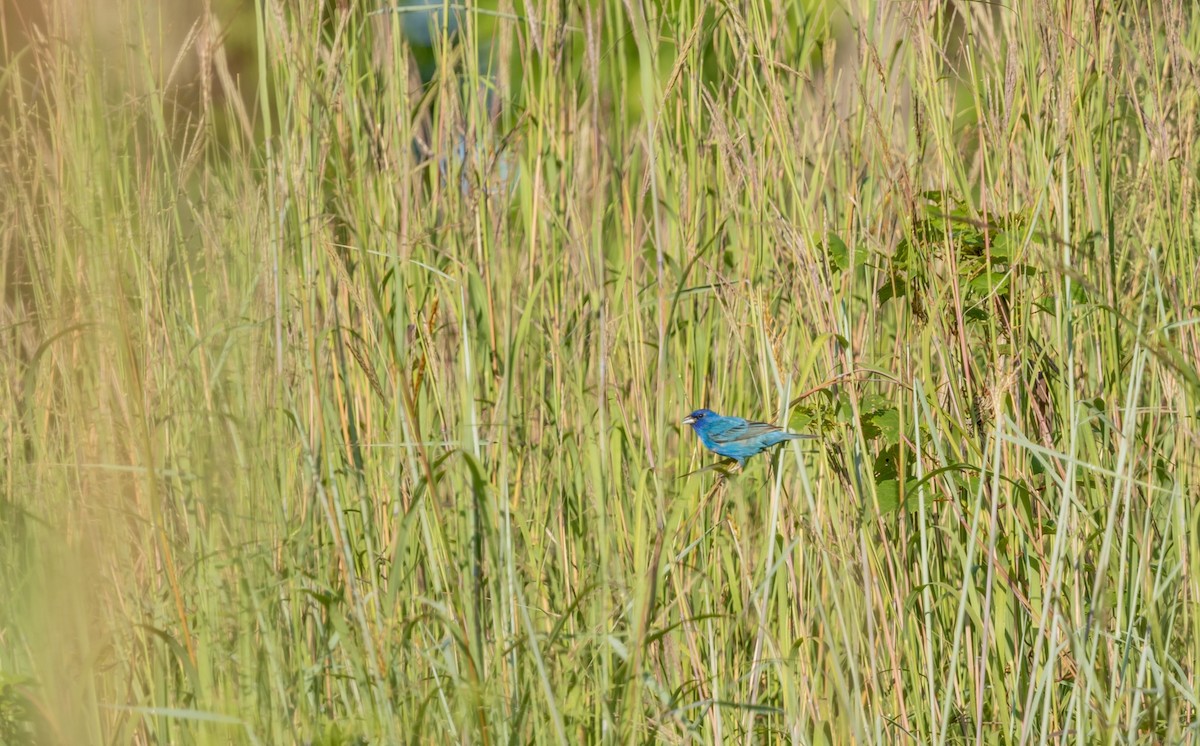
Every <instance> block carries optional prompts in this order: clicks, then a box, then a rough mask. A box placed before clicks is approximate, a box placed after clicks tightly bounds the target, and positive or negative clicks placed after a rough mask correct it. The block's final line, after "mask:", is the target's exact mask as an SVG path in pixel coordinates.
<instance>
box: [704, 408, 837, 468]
mask: <svg viewBox="0 0 1200 746" xmlns="http://www.w3.org/2000/svg"><path fill="white" fill-rule="evenodd" d="M683 424H685V425H691V426H692V429H693V430H695V431H696V435H699V436H700V442H701V443H703V444H704V447H705V448H707V449H708V450H710V451H712V452H713V453H715V454H717V455H718V456H725V457H726V458H731V459H733V460H734V461H737V462H738V468H739V469H741V468H744V467H745V466H746V459H748V458H750V457H751V456H753V455H755V454H756V453H762V452H763V451H765V450H767V449H768V448H770V447H771V446H773V445H777V444H779V443H782V442H784V441H785V440H799V439H801V438H815V437H817V436H815V435H801V434H800V433H789V432H788V431H787V430H783V429H781V428H778V427H775V426H774V425H770V424H767V423H766V422H751V421H750V420H744V419H742V418H741V417H722V416H721V415H719V414H717V413H716V412H713V411H712V410H710V409H697V410H696V411H695V412H692V413H691V414H689V415H688V416H687V417H684V418H683Z"/></svg>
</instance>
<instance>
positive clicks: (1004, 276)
mask: <svg viewBox="0 0 1200 746" xmlns="http://www.w3.org/2000/svg"><path fill="white" fill-rule="evenodd" d="M1008 280H1009V273H1008V272H998V271H996V270H992V271H990V272H988V271H984V272H981V273H979V275H977V276H976V277H974V278H972V279H971V281H970V282H968V283H967V287H969V288H971V290H974V291H975V292H976V293H979V294H980V295H989V294H991V293H993V292H996V293H1003V292H1004V291H1005V290H1007V289H1008Z"/></svg>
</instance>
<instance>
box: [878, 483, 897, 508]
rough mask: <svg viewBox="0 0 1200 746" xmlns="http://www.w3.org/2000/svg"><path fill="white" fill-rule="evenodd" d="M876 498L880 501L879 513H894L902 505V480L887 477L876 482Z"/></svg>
mask: <svg viewBox="0 0 1200 746" xmlns="http://www.w3.org/2000/svg"><path fill="white" fill-rule="evenodd" d="M875 500H876V501H877V502H878V503H879V514H880V515H886V514H887V513H894V512H895V511H896V510H897V509H898V508H899V507H900V482H899V480H896V479H885V480H883V481H881V482H876V483H875Z"/></svg>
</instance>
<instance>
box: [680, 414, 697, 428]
mask: <svg viewBox="0 0 1200 746" xmlns="http://www.w3.org/2000/svg"><path fill="white" fill-rule="evenodd" d="M695 421H696V418H695V417H693V416H691V415H690V414H689V415H688V416H687V417H684V418H683V424H685V425H690V424H692V423H693V422H695Z"/></svg>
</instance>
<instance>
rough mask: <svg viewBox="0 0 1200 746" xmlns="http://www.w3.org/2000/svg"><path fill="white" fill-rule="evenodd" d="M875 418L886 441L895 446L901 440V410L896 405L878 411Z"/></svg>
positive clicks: (876, 424) (881, 435) (880, 433)
mask: <svg viewBox="0 0 1200 746" xmlns="http://www.w3.org/2000/svg"><path fill="white" fill-rule="evenodd" d="M874 420H875V426H876V427H878V428H879V435H880V437H881V438H883V440H884V442H885V443H887V444H888V445H893V446H894V445H896V444H897V443H899V442H900V412H899V411H898V410H897V409H896V408H895V407H892V408H891V409H887V410H884V411H882V412H879V413H877V414H876V415H875V417H874Z"/></svg>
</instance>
